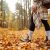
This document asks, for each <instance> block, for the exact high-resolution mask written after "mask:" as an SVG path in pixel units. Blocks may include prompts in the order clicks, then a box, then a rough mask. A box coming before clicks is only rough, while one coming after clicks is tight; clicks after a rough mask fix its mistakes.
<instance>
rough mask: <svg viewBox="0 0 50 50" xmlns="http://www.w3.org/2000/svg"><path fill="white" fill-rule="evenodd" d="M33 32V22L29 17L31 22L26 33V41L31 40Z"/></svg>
mask: <svg viewBox="0 0 50 50" xmlns="http://www.w3.org/2000/svg"><path fill="white" fill-rule="evenodd" d="M34 30H35V24H34V22H33V17H31V22H30V28H29V32H28V39H29V40H31V39H32V34H33V32H34Z"/></svg>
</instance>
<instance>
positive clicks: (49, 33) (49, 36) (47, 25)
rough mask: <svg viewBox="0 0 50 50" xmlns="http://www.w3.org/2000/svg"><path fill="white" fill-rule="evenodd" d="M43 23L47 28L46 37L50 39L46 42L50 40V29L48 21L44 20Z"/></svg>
mask: <svg viewBox="0 0 50 50" xmlns="http://www.w3.org/2000/svg"><path fill="white" fill-rule="evenodd" d="M42 23H43V24H44V27H45V31H46V37H48V39H47V38H46V40H50V27H49V24H48V22H47V20H42Z"/></svg>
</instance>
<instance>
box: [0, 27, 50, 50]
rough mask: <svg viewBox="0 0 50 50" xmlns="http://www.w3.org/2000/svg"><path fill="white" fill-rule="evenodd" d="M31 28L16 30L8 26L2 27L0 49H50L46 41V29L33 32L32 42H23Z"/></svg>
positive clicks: (0, 29)
mask: <svg viewBox="0 0 50 50" xmlns="http://www.w3.org/2000/svg"><path fill="white" fill-rule="evenodd" d="M28 32H29V30H20V31H14V30H9V29H7V28H0V50H50V49H49V48H50V46H49V48H48V47H47V46H46V44H45V43H44V40H45V35H46V32H45V29H44V28H43V27H42V28H41V29H39V30H37V29H35V31H34V32H33V35H32V41H31V42H22V41H20V40H23V39H24V38H25V37H26V36H27V33H28Z"/></svg>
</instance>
